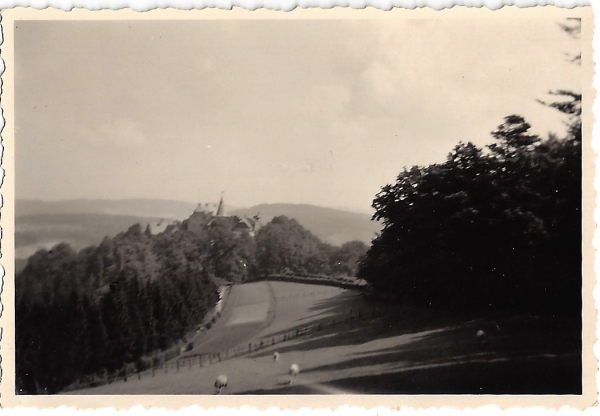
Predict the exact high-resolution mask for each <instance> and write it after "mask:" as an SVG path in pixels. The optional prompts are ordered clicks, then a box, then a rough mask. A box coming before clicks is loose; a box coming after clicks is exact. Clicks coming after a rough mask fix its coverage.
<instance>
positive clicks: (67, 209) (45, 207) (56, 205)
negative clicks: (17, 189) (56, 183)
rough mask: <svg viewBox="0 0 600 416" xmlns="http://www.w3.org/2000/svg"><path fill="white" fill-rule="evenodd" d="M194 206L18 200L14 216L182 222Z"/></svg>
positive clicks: (181, 203) (130, 201) (142, 201)
mask: <svg viewBox="0 0 600 416" xmlns="http://www.w3.org/2000/svg"><path fill="white" fill-rule="evenodd" d="M196 205H197V204H196V203H194V202H185V201H169V200H163V199H119V200H107V199H71V200H65V201H42V200H35V199H21V200H17V201H16V204H15V216H16V217H17V218H18V217H23V216H29V215H39V214H105V215H130V216H136V217H157V218H172V219H176V220H182V219H184V218H187V217H188V216H189V215H190V214H191V213H192V212H193V211H194V209H195V208H196Z"/></svg>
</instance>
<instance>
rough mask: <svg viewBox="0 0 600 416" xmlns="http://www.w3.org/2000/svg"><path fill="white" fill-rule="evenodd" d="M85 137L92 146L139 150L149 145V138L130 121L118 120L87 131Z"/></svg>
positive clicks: (84, 133)
mask: <svg viewBox="0 0 600 416" xmlns="http://www.w3.org/2000/svg"><path fill="white" fill-rule="evenodd" d="M83 136H84V138H85V139H86V140H88V141H89V142H90V143H91V144H92V145H96V146H105V145H108V146H115V147H118V148H121V149H126V148H137V147H140V146H143V145H145V144H147V143H148V138H147V136H146V135H145V134H144V133H143V132H142V131H141V130H140V128H139V127H138V126H137V124H136V123H134V122H133V121H130V120H116V121H114V122H112V123H110V124H108V125H104V126H100V127H98V128H97V129H95V130H85V131H84V132H83Z"/></svg>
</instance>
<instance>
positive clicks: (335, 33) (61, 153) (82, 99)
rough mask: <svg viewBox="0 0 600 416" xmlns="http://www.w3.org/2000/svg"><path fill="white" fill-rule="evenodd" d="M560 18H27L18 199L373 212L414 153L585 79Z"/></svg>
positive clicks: (423, 160)
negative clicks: (301, 206)
mask: <svg viewBox="0 0 600 416" xmlns="http://www.w3.org/2000/svg"><path fill="white" fill-rule="evenodd" d="M558 23H559V22H557V21H555V20H523V19H510V20H509V19H502V20H501V19H494V20H402V21H399V20H392V19H386V20H286V21H275V20H273V21H264V20H263V21H252V20H246V21H239V20H220V21H170V22H169V21H154V22H152V21H112V22H110V21H95V22H90V21H88V22H81V21H80V22H77V21H20V22H17V23H16V28H15V33H16V34H15V68H16V69H15V74H16V75H15V93H16V94H15V97H16V98H15V109H16V120H15V129H16V131H15V140H16V146H15V148H16V150H15V156H16V159H15V164H16V175H15V186H16V188H15V191H16V197H17V198H18V199H24V198H27V199H45V200H62V199H78V198H88V199H95V198H103V199H126V198H157V199H170V200H183V201H191V202H207V201H217V200H218V199H219V197H220V195H221V192H222V191H225V196H226V200H227V203H228V204H230V205H233V206H251V205H255V204H260V203H294V204H298V203H306V204H314V205H320V206H328V207H338V208H345V209H350V210H355V211H362V212H368V210H369V207H370V205H371V203H372V200H373V198H374V196H375V194H376V193H377V192H378V191H379V190H380V188H381V187H382V186H384V185H385V184H388V183H393V182H394V181H395V179H396V177H397V175H398V173H399V172H400V171H401V170H402V169H403V167H410V166H413V165H427V164H430V163H436V162H443V161H444V160H445V158H446V156H447V155H448V153H449V152H450V151H451V150H452V148H453V147H454V146H455V145H456V144H457V143H458V142H459V141H463V142H467V141H471V142H473V143H475V144H477V145H479V146H484V145H486V144H488V143H491V142H492V141H493V139H492V137H491V136H490V132H491V131H493V130H494V129H495V128H496V127H497V126H498V125H499V124H501V123H502V121H503V118H504V117H505V116H508V115H510V114H519V115H522V116H523V117H525V118H526V119H527V120H528V121H529V123H530V124H531V125H532V131H533V132H534V133H537V134H540V135H542V136H544V137H546V136H547V135H548V133H550V132H555V133H558V134H559V135H560V134H563V133H564V131H565V125H564V118H562V117H561V115H560V113H558V112H557V111H556V110H553V109H549V108H546V107H544V106H543V105H541V104H539V103H538V102H537V101H536V99H551V97H549V96H548V95H546V93H547V92H548V91H549V90H554V89H570V90H575V91H581V79H580V67H579V66H577V65H575V64H573V63H570V62H568V59H567V57H566V56H565V54H567V53H576V52H578V51H579V50H580V47H579V41H578V40H574V39H572V38H570V37H569V36H567V35H566V34H565V33H564V32H562V31H561V30H560V28H559V25H558Z"/></svg>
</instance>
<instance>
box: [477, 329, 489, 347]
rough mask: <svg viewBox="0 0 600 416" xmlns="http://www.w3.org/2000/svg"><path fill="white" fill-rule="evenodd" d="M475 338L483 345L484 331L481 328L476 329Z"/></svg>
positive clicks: (485, 340) (484, 339) (485, 338)
mask: <svg viewBox="0 0 600 416" xmlns="http://www.w3.org/2000/svg"><path fill="white" fill-rule="evenodd" d="M477 340H478V341H479V344H480V345H485V344H486V343H487V336H486V333H485V332H484V331H483V330H482V329H480V330H478V331H477Z"/></svg>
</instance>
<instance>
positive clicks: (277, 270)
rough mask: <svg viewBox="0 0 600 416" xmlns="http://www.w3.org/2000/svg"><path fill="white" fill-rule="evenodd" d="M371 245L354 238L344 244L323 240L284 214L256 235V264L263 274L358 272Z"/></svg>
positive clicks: (353, 273)
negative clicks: (360, 262) (368, 246)
mask: <svg viewBox="0 0 600 416" xmlns="http://www.w3.org/2000/svg"><path fill="white" fill-rule="evenodd" d="M366 251H367V246H366V245H365V244H364V243H362V242H360V241H351V242H348V243H345V244H343V245H342V246H341V247H335V246H332V245H329V244H326V243H323V242H322V241H321V240H319V239H318V238H317V237H316V236H314V235H313V234H312V233H311V232H310V231H308V230H306V229H305V228H304V227H302V226H301V225H300V224H299V223H298V222H297V221H296V220H294V219H290V218H287V217H284V216H279V217H275V218H273V220H272V221H271V222H270V223H269V224H267V225H266V226H264V227H263V228H261V229H260V231H259V232H258V235H257V236H256V267H257V273H258V274H259V275H261V276H267V275H272V274H282V273H308V274H320V275H347V276H354V275H355V274H356V267H357V263H358V261H359V260H360V259H361V258H362V256H364V254H365V253H366Z"/></svg>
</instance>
